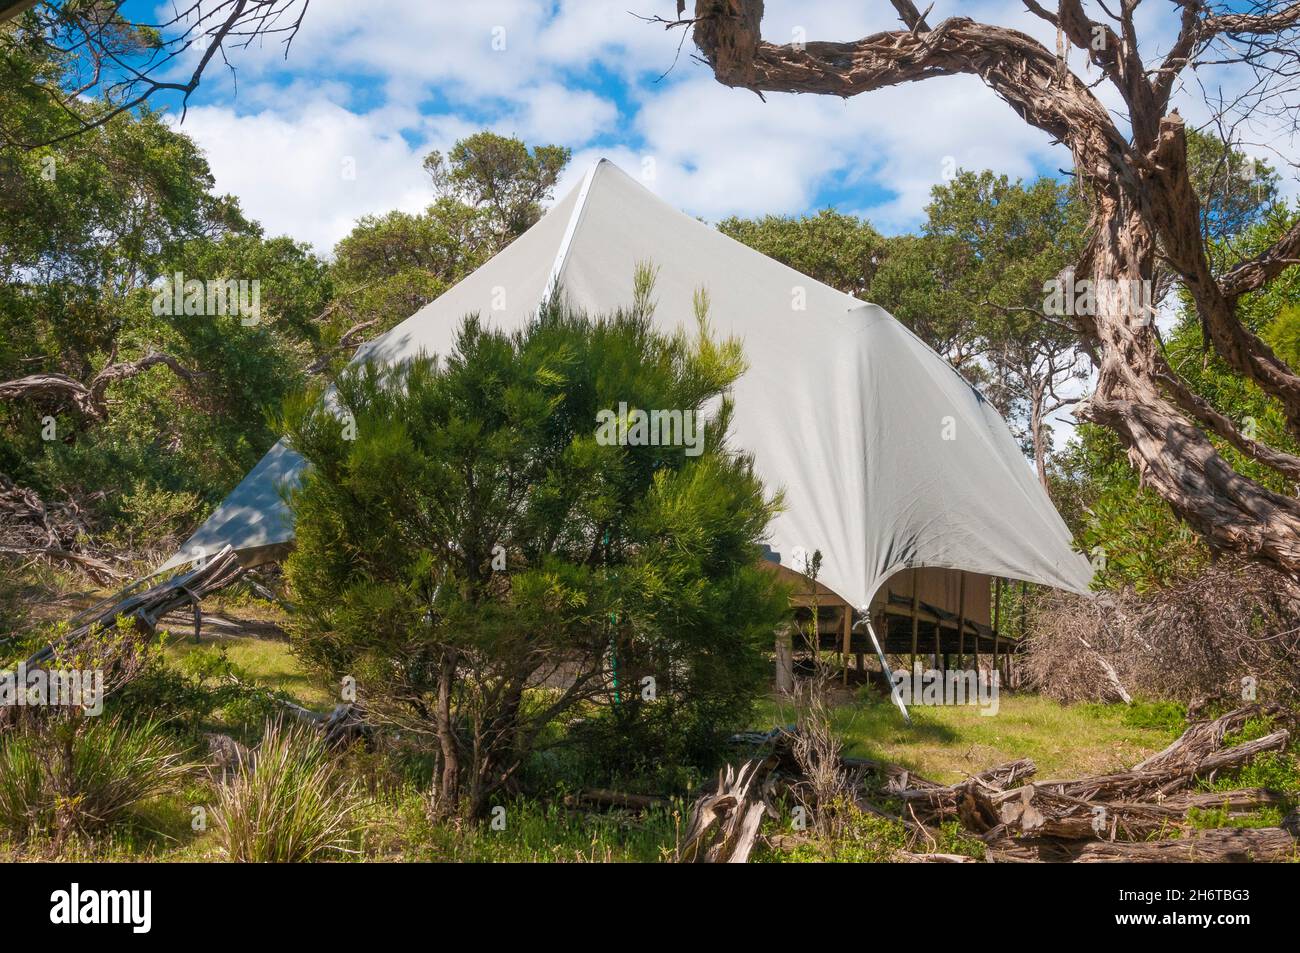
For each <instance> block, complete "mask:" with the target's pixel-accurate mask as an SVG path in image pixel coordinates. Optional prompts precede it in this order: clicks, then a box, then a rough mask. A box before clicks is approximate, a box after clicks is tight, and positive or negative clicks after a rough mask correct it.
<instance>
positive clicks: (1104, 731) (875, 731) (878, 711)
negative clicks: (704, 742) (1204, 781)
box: [759, 689, 1184, 784]
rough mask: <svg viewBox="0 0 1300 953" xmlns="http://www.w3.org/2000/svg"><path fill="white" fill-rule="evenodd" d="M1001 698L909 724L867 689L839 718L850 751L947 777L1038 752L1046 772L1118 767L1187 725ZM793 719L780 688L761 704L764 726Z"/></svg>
mask: <svg viewBox="0 0 1300 953" xmlns="http://www.w3.org/2000/svg"><path fill="white" fill-rule="evenodd" d="M999 701H1000V704H999V708H998V712H997V714H996V715H982V714H981V713H980V709H979V708H977V707H974V706H944V707H939V706H930V707H922V706H913V707H912V708H911V709H910V712H911V716H912V726H911V727H908V726H907V725H906V724H904V722H903V719H902V716H901V715H900V714H899V712H898V709H896V708H894V707H893V705H891V704H890V703H889V701H888V699H886V698H883V697H881V696H880V695H878V694H876V693H875V692H874V691H873V690H871V689H864V690H863V692H861V693H859V694H858V695H856V696H854V697H852V698H851V699H846V700H845V703H844V704H841V705H839V706H837V707H836V708H835V709H834V712H833V715H832V725H833V727H834V728H835V731H836V733H837V735H838V736H839V738H840V739H841V741H842V742H843V743H844V748H845V751H844V753H845V754H847V755H852V756H856V757H863V758H876V759H880V760H884V761H892V762H894V763H895V764H901V765H903V766H904V767H906V768H909V769H911V770H913V771H916V772H917V773H918V774H920V775H922V776H923V777H927V778H929V779H930V780H932V781H939V782H941V783H945V784H951V783H952V782H954V781H960V780H961V779H962V778H965V777H967V776H968V775H971V774H976V773H978V772H980V771H983V770H984V769H986V768H990V767H992V766H993V765H995V764H1000V763H1002V762H1004V761H1010V760H1013V759H1015V758H1033V759H1034V761H1035V762H1036V763H1037V765H1038V777H1040V778H1043V779H1047V778H1053V777H1078V776H1081V775H1086V774H1101V773H1105V772H1108V771H1119V770H1123V769H1125V768H1128V767H1131V766H1132V765H1133V764H1135V763H1136V762H1138V761H1140V760H1141V759H1142V758H1143V757H1144V756H1145V755H1147V754H1150V753H1151V752H1153V751H1157V750H1159V749H1160V748H1162V747H1164V746H1165V745H1166V744H1168V743H1169V742H1170V741H1172V740H1173V739H1174V738H1175V737H1177V735H1178V734H1179V733H1180V732H1181V731H1182V730H1183V727H1184V725H1183V724H1182V721H1181V718H1178V717H1177V712H1176V711H1173V712H1169V713H1168V714H1166V713H1165V712H1164V711H1162V710H1161V709H1159V708H1154V706H1143V705H1139V706H1137V707H1135V708H1133V709H1129V708H1126V707H1124V706H1122V705H1061V704H1058V703H1057V702H1054V701H1051V700H1049V699H1046V698H1041V697H1039V696H1038V695H1031V694H1011V693H1006V694H1003V695H1002V697H1001V698H1000V700H999ZM1153 708H1154V710H1153ZM1153 715H1155V717H1153ZM1168 715H1173V716H1174V717H1168ZM794 720H795V717H794V710H793V709H792V708H791V707H790V705H789V703H788V702H783V701H782V700H781V699H780V698H778V697H776V696H773V697H771V698H769V699H768V700H767V701H766V702H765V703H764V704H763V706H762V708H761V711H760V717H759V726H760V727H763V728H768V727H772V726H774V725H786V724H791V723H792V722H793V721H794Z"/></svg>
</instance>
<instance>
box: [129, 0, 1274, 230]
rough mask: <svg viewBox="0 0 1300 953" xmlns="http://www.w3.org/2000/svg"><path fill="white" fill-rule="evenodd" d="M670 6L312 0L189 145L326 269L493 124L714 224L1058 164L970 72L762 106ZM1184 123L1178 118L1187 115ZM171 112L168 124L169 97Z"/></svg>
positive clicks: (805, 9)
mask: <svg viewBox="0 0 1300 953" xmlns="http://www.w3.org/2000/svg"><path fill="white" fill-rule="evenodd" d="M1164 7H1170V8H1171V9H1172V7H1171V5H1169V4H1164V5H1162V6H1160V7H1154V6H1152V5H1144V7H1142V8H1140V10H1139V12H1140V14H1141V16H1143V17H1146V18H1148V20H1149V22H1147V23H1145V24H1144V26H1145V35H1147V36H1150V37H1151V38H1152V46H1151V50H1152V52H1153V53H1155V52H1160V51H1161V46H1162V45H1164V46H1167V41H1168V39H1170V38H1172V31H1173V30H1175V29H1176V27H1177V22H1176V20H1174V19H1172V18H1171V17H1169V16H1168V15H1163V14H1166V11H1165V10H1164V9H1163V8H1164ZM673 8H674V4H673V2H672V0H613V2H611V0H475V2H473V3H452V2H442V0H366V2H365V3H362V4H358V3H353V2H348V0H313V2H312V4H311V8H310V10H309V11H308V14H307V17H306V20H305V23H304V26H303V29H302V31H301V33H300V34H299V36H298V37H297V38H296V39H295V40H294V43H293V46H292V48H291V50H290V52H289V56H288V58H287V59H285V58H284V56H283V49H282V48H281V46H280V44H279V43H278V42H276V41H267V42H264V43H262V44H260V45H258V46H257V47H255V48H253V49H249V50H232V51H231V53H230V59H231V61H232V63H233V65H234V66H235V67H236V69H237V71H238V72H237V83H236V82H235V81H234V80H232V77H231V75H230V74H229V72H228V71H226V70H225V69H223V68H221V67H220V65H219V64H214V65H213V67H211V68H210V70H209V73H208V75H207V76H206V78H205V79H204V82H203V84H202V86H201V87H200V89H199V90H198V92H197V93H196V95H195V96H194V97H192V98H191V101H190V109H189V113H188V116H187V118H186V120H185V122H184V124H183V126H182V128H183V130H184V131H185V132H187V133H188V134H190V135H191V136H193V137H194V138H195V139H196V140H197V141H198V142H199V144H200V145H201V146H202V147H203V148H204V150H205V151H206V153H207V154H208V157H209V161H210V163H211V165H212V168H213V173H214V175H215V176H216V179H217V186H218V188H219V189H221V190H223V191H228V192H232V193H234V194H236V195H238V196H239V197H240V199H241V200H242V201H243V204H244V207H245V208H246V210H247V211H248V212H249V213H250V214H251V215H253V216H254V217H256V218H258V219H259V220H261V221H262V222H263V223H264V224H265V225H266V226H267V228H268V230H269V231H271V232H273V233H287V234H290V235H293V236H294V237H295V238H298V239H301V240H304V241H309V242H311V243H312V244H313V245H314V246H315V247H316V248H317V249H318V250H320V251H322V252H326V253H327V252H328V251H329V249H330V248H332V246H333V244H334V242H336V241H337V240H338V239H339V238H340V237H342V236H343V235H344V234H346V233H347V231H348V230H349V229H350V228H351V226H352V223H353V222H354V221H355V220H356V219H357V218H358V217H359V216H361V215H364V214H369V213H383V212H386V211H389V210H390V209H394V208H400V209H404V210H407V211H416V210H419V209H420V208H422V207H423V206H424V205H426V204H427V203H428V201H429V199H430V195H431V193H430V188H429V183H428V180H427V177H426V176H425V174H424V172H423V170H422V169H421V166H420V160H421V158H422V157H423V156H424V154H425V153H427V152H428V151H429V150H430V149H435V148H436V149H443V150H445V149H446V148H447V147H448V146H450V145H451V143H453V142H454V141H455V140H456V139H457V138H460V137H462V136H464V135H466V134H469V133H471V132H474V131H476V130H478V129H480V128H485V127H486V128H491V129H493V130H494V131H497V132H501V133H508V134H512V135H518V136H520V137H521V138H523V139H524V140H525V141H527V142H529V143H534V144H535V143H542V142H554V143H558V144H561V145H565V146H568V147H569V148H571V149H572V150H573V152H574V161H573V163H572V165H571V167H570V170H569V173H568V174H567V176H566V179H565V180H564V181H562V182H561V188H560V192H561V193H562V192H563V191H564V190H565V189H566V188H567V187H568V186H570V185H571V184H574V183H576V181H577V179H578V178H580V176H581V174H582V171H583V170H584V169H585V168H586V167H587V166H588V165H589V164H590V163H591V162H592V161H594V160H595V159H596V158H598V157H600V156H606V157H608V158H610V159H612V160H613V161H615V162H617V163H618V164H619V165H621V166H622V167H623V168H624V169H626V170H627V171H629V172H631V173H633V174H635V175H638V176H640V177H641V179H642V181H643V182H645V184H646V185H647V186H649V187H650V188H652V189H654V190H655V191H656V192H657V193H659V194H660V195H661V196H662V197H664V198H665V199H667V200H668V201H670V202H672V203H674V204H675V205H677V206H678V207H680V208H683V209H685V210H686V211H687V212H689V213H691V214H693V215H697V216H700V217H702V218H704V219H707V220H709V221H716V220H718V219H719V218H722V217H724V216H726V215H732V214H738V215H760V214H765V213H769V212H771V213H781V214H799V213H804V212H809V211H813V210H815V209H817V208H821V207H825V206H832V207H835V208H837V209H839V210H841V211H844V212H852V213H857V214H861V215H865V216H867V217H868V218H870V219H871V220H872V222H873V223H874V224H875V225H876V226H877V227H878V228H880V229H881V230H882V231H884V232H886V233H894V232H898V231H904V230H909V229H913V228H915V227H916V226H917V225H918V224H919V223H920V221H921V220H922V218H923V208H924V205H925V202H926V199H927V196H928V194H929V190H930V188H931V187H933V185H935V184H936V183H939V182H941V181H942V180H943V176H944V172H945V169H950V168H951V167H952V166H954V165H956V166H960V167H963V168H971V169H982V168H991V169H994V170H995V171H997V172H1001V173H1006V174H1008V175H1011V176H1013V177H1032V176H1035V175H1039V174H1052V175H1054V174H1057V170H1058V169H1060V168H1062V167H1065V166H1067V165H1068V163H1069V156H1068V154H1067V153H1066V152H1065V150H1063V149H1062V148H1061V147H1059V146H1054V145H1052V144H1051V143H1050V142H1049V140H1048V138H1047V136H1046V135H1044V134H1043V133H1040V132H1038V131H1037V130H1034V129H1031V128H1029V127H1027V126H1025V124H1024V123H1022V122H1021V121H1020V120H1019V119H1018V118H1017V117H1016V116H1015V115H1014V114H1013V113H1012V111H1011V110H1010V109H1009V108H1008V107H1007V106H1006V105H1005V104H1003V103H1002V102H1001V101H999V100H998V99H997V98H996V97H994V96H993V95H992V94H991V93H990V92H988V91H987V90H986V89H985V88H984V87H983V86H982V84H981V83H980V82H979V81H978V80H977V79H974V78H971V77H952V78H945V79H940V80H930V81H927V82H924V83H916V84H911V85H909V86H905V87H901V88H898V89H889V90H883V91H880V92H877V93H872V94H869V95H866V96H859V97H855V98H853V99H850V100H838V99H834V98H829V97H812V96H802V97H795V96H784V95H774V96H769V97H768V101H767V102H766V103H764V102H761V101H760V100H759V99H758V97H756V96H754V95H753V94H752V93H748V92H745V91H741V90H731V89H727V88H725V87H723V86H721V85H719V84H718V83H716V82H715V81H714V80H713V79H712V76H711V74H710V73H709V71H708V69H707V68H706V67H704V66H703V65H701V64H699V63H697V62H695V61H694V60H693V59H692V58H691V55H690V54H691V51H692V48H691V46H690V44H689V42H688V43H687V44H686V46H684V47H683V48H682V52H681V56H680V57H678V58H676V64H675V65H674V58H675V57H677V48H678V44H679V42H680V40H681V33H680V31H672V32H665V31H664V30H663V29H662V27H660V26H656V25H653V24H649V23H646V22H644V21H643V20H640V19H637V17H635V16H634V15H633V13H638V14H641V15H643V16H648V15H654V14H659V15H671V14H672V12H673ZM151 9H156V8H155V7H154V4H152V3H150V2H147V0H133V2H132V3H131V4H129V5H128V12H129V13H132V14H134V15H137V16H139V15H140V14H141V11H144V13H145V14H146V15H147V14H148V12H149V11H150V10H151ZM165 9H166V10H167V11H170V9H171V8H170V7H167V8H165ZM629 10H630V11H632V12H628V11H629ZM362 11H364V12H362ZM955 13H960V14H961V15H964V16H972V17H976V18H979V19H985V20H990V21H993V22H997V23H1002V24H1005V25H1009V26H1015V27H1018V28H1020V29H1023V30H1025V31H1026V32H1030V33H1033V34H1035V35H1040V36H1041V38H1042V39H1043V40H1044V42H1046V43H1048V44H1049V45H1052V46H1054V44H1055V37H1054V34H1053V35H1044V33H1043V28H1044V27H1045V25H1044V24H1042V23H1041V21H1038V20H1037V19H1035V18H1033V17H1030V16H1028V15H1027V14H1025V13H1024V12H1023V9H1022V7H1021V5H1020V4H1019V3H1012V2H982V0H981V2H969V0H965V2H962V3H960V4H957V3H951V2H947V3H945V2H943V0H940V2H938V3H936V6H935V10H934V11H933V13H932V14H931V19H932V20H934V19H936V18H942V17H943V16H945V15H950V14H955ZM896 25H897V21H896V19H895V14H894V12H893V10H892V8H891V7H890V5H889V4H888V3H885V2H884V0H880V2H878V3H866V2H863V0H806V2H795V0H769V2H768V4H767V14H766V17H765V19H764V34H765V36H766V37H767V38H769V39H771V40H773V41H780V42H788V41H789V40H790V39H791V38H792V37H793V36H794V35H795V31H796V30H802V31H803V32H804V35H806V37H807V38H808V39H811V40H816V39H848V38H854V37H858V36H862V35H864V34H866V33H869V32H873V31H876V30H882V29H891V28H894V27H895V26H896ZM670 67H671V69H670ZM665 71H668V75H667V76H666V77H663V78H662V79H661V78H660V77H661V76H662V74H663V73H664V72H665ZM236 87H237V91H236ZM1103 95H1104V93H1103ZM1195 110H1196V104H1195V103H1194V102H1189V103H1188V104H1186V105H1185V106H1184V113H1185V114H1186V115H1189V116H1190V117H1192V118H1193V120H1194V119H1195V115H1196V113H1195ZM170 111H171V112H172V113H173V114H176V115H178V114H179V110H178V108H177V104H176V103H175V102H173V103H172V104H171V109H170ZM1266 154H1267V153H1261V155H1266Z"/></svg>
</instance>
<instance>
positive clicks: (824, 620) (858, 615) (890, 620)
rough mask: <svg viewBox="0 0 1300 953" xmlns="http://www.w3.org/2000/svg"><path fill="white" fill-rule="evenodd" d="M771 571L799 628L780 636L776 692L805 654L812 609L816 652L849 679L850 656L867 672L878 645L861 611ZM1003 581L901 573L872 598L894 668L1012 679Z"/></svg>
mask: <svg viewBox="0 0 1300 953" xmlns="http://www.w3.org/2000/svg"><path fill="white" fill-rule="evenodd" d="M766 565H767V566H768V568H770V569H772V570H773V571H774V572H776V573H778V574H779V575H780V577H781V578H782V580H783V581H785V582H786V583H787V584H789V585H790V586H791V588H792V590H793V591H792V593H791V597H790V601H791V603H792V604H793V606H794V608H795V619H796V622H797V626H796V629H797V631H790V632H785V633H782V634H780V635H778V637H777V646H776V654H777V688H778V690H784V689H785V688H787V687H788V686H789V683H790V682H789V680H790V677H791V665H792V659H793V655H792V653H793V652H799V651H807V650H808V649H809V646H808V645H807V635H804V636H802V637H801V636H800V635H799V634H798V633H799V632H803V633H809V632H810V630H811V624H812V608H813V606H814V605H816V607H817V619H818V626H817V629H818V640H817V643H818V644H817V647H818V650H819V651H822V652H835V653H837V654H839V655H840V657H841V660H842V662H843V665H844V677H845V681H846V682H847V680H848V672H849V667H850V666H849V661H850V657H852V658H854V659H856V667H857V669H858V671H860V672H862V671H865V669H866V658H867V657H868V656H871V655H874V654H875V646H873V645H872V644H871V640H870V637H869V636H868V634H867V633H866V632H865V631H864V628H865V627H864V626H861V625H857V624H855V623H858V622H860V621H861V620H862V612H861V611H860V610H857V609H855V608H854V607H853V606H852V605H850V604H849V603H848V602H847V601H846V600H845V599H843V598H841V597H840V596H839V595H838V594H836V593H835V592H834V591H832V590H831V589H830V588H828V587H827V586H825V585H823V584H821V583H817V584H816V586H815V589H814V584H813V582H812V580H810V579H809V578H808V577H807V576H803V575H801V574H799V573H797V572H794V571H793V570H790V569H788V568H786V567H784V566H780V565H777V564H775V563H767V564H766ZM1004 588H1005V587H1004V585H1003V581H1002V580H1001V579H997V580H995V579H994V578H993V577H991V576H987V575H984V574H983V573H976V572H964V571H962V570H957V569H932V568H923V569H904V570H902V571H901V572H898V573H895V574H894V575H893V576H891V577H890V578H889V580H888V581H887V582H886V583H885V585H884V586H882V587H881V590H880V592H878V593H877V594H876V596H875V598H873V599H872V602H871V607H870V613H871V621H872V624H873V626H874V627H875V630H876V632H877V633H878V634H879V636H880V639H881V643H882V644H881V647H882V648H883V650H884V653H885V655H886V656H892V657H893V658H892V660H891V664H892V665H894V666H896V667H903V666H907V667H908V669H909V670H915V668H916V665H917V663H918V662H919V663H920V664H921V665H922V666H923V667H925V668H931V667H933V668H939V669H947V668H952V667H958V668H964V667H974V668H990V669H993V668H996V669H998V670H999V671H1002V672H1003V678H1004V680H1005V678H1006V676H1007V674H1008V673H1007V672H1006V670H1005V669H1006V666H1008V665H1009V661H1010V656H1011V655H1012V654H1014V653H1015V652H1016V650H1017V648H1018V647H1019V646H1018V641H1017V640H1016V639H1013V638H1009V637H1008V636H1007V635H1006V634H1005V633H1003V632H1002V631H1001V623H1002V622H1003V618H1004V615H1003V613H1004V607H1003V605H1002V594H1003V590H1004Z"/></svg>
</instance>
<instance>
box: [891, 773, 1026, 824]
mask: <svg viewBox="0 0 1300 953" xmlns="http://www.w3.org/2000/svg"><path fill="white" fill-rule="evenodd" d="M1037 770H1038V766H1037V765H1035V764H1034V762H1033V761H1032V760H1031V759H1029V758H1020V759H1018V760H1016V761H1008V762H1006V763H1005V764H1000V765H997V766H996V767H993V768H989V769H988V770H987V771H981V772H980V773H979V774H976V775H972V776H971V777H969V778H967V779H966V780H965V781H959V782H957V783H956V784H949V785H940V784H935V783H934V782H933V781H927V780H926V779H924V778H920V777H918V776H916V775H912V776H911V777H907V776H906V775H899V776H896V780H895V781H894V782H891V783H890V784H889V785H886V787H885V791H886V793H887V794H892V795H893V796H894V797H897V798H898V799H899V800H901V801H902V802H903V805H904V813H905V814H908V815H910V816H914V817H917V818H918V819H919V820H921V821H923V822H925V823H927V824H940V823H942V822H943V821H944V820H946V819H948V818H950V817H956V816H959V815H960V814H961V813H962V812H963V811H965V812H972V811H974V812H976V813H977V814H978V813H980V812H981V811H982V810H983V809H982V807H981V805H980V802H979V801H978V799H976V798H974V797H973V796H972V792H973V791H976V790H979V791H1002V790H1005V789H1006V788H1008V787H1011V786H1012V785H1014V784H1015V783H1016V782H1017V781H1021V780H1023V779H1025V778H1028V777H1032V776H1033V775H1034V774H1035V773H1036V772H1037ZM918 782H919V785H918ZM895 783H896V784H899V785H907V784H911V785H913V786H911V787H894V788H892V789H891V785H892V784H895ZM996 817H997V811H996V810H993V811H992V812H991V817H990V819H989V822H988V823H987V824H985V825H982V826H981V827H980V829H987V828H988V827H989V826H992V825H993V824H996V823H997V820H996Z"/></svg>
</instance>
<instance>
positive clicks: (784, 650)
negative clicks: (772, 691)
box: [776, 626, 794, 695]
mask: <svg viewBox="0 0 1300 953" xmlns="http://www.w3.org/2000/svg"><path fill="white" fill-rule="evenodd" d="M791 635H792V634H791V632H790V629H789V628H788V627H787V626H781V628H779V629H777V630H776V690H777V691H778V692H780V693H781V694H783V695H784V694H789V693H790V692H792V691H794V645H793V644H792V639H791Z"/></svg>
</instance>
